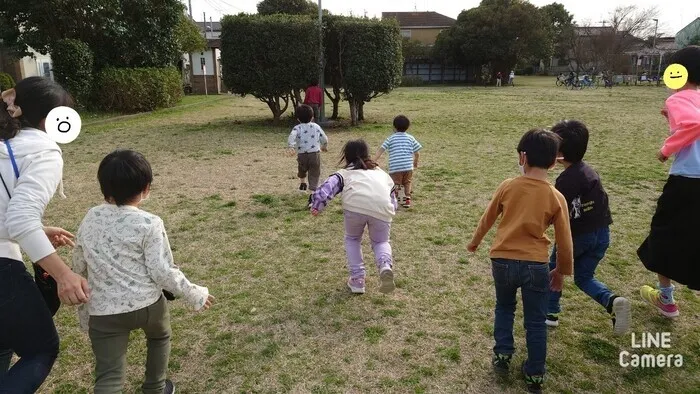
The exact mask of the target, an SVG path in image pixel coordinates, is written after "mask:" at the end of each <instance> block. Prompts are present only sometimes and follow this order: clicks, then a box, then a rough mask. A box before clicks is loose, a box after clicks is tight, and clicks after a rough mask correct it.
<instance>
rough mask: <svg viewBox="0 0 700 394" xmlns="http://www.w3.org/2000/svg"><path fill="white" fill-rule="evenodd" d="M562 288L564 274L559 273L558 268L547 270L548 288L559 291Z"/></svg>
mask: <svg viewBox="0 0 700 394" xmlns="http://www.w3.org/2000/svg"><path fill="white" fill-rule="evenodd" d="M562 288H564V275H562V274H560V273H559V269H558V268H555V269H553V270H551V271H549V289H550V290H552V291H556V292H560V291H561V290H562Z"/></svg>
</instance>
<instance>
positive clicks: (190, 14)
mask: <svg viewBox="0 0 700 394" xmlns="http://www.w3.org/2000/svg"><path fill="white" fill-rule="evenodd" d="M189 1H190V19H192V20H194V19H193V18H192V0H189Z"/></svg>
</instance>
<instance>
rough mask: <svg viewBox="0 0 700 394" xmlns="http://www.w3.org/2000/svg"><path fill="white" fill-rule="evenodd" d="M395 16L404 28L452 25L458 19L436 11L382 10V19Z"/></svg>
mask: <svg viewBox="0 0 700 394" xmlns="http://www.w3.org/2000/svg"><path fill="white" fill-rule="evenodd" d="M388 18H395V19H396V20H398V21H399V26H401V27H403V28H409V27H412V28H429V27H450V26H452V25H454V24H455V22H457V21H456V20H454V19H452V18H450V17H449V16H445V15H442V14H438V13H437V12H434V11H425V12H382V19H388Z"/></svg>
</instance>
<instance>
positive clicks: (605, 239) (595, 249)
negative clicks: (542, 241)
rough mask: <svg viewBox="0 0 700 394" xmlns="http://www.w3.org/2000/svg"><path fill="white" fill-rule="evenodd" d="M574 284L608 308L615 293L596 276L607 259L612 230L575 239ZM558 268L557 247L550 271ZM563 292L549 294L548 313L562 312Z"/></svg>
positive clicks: (605, 228) (603, 229)
mask: <svg viewBox="0 0 700 394" xmlns="http://www.w3.org/2000/svg"><path fill="white" fill-rule="evenodd" d="M573 241H574V283H575V284H576V286H578V288H579V289H581V290H583V292H584V293H586V294H588V296H589V297H591V298H593V299H594V300H596V301H597V302H598V303H599V304H600V305H602V306H603V307H606V308H607V306H608V303H609V302H610V298H611V297H612V296H613V292H612V291H610V289H608V288H607V286H605V285H604V284H603V283H601V282H599V281H598V280H597V279H596V278H595V277H594V276H595V270H596V268H598V264H599V263H600V261H601V260H602V259H603V257H605V251H607V250H608V246H610V229H609V228H608V227H603V228H600V229H598V230H596V231H593V232H590V233H586V234H580V235H577V236H575V237H574V239H573ZM556 266H557V247H556V246H555V247H554V251H553V252H552V257H551V258H550V260H549V269H554V268H556ZM560 299H561V292H560V291H558V292H554V291H552V292H550V293H549V309H548V311H547V313H552V314H555V313H559V312H561V305H560V303H559V300H560Z"/></svg>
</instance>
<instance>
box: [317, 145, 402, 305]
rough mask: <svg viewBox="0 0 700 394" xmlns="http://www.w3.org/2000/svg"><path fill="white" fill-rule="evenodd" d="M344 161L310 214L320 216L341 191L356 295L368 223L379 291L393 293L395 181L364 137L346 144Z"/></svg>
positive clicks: (362, 284)
mask: <svg viewBox="0 0 700 394" xmlns="http://www.w3.org/2000/svg"><path fill="white" fill-rule="evenodd" d="M342 162H345V168H344V169H342V170H339V171H338V172H336V173H335V174H333V175H331V176H330V177H329V178H328V179H327V180H326V181H325V182H324V183H323V184H322V185H321V186H320V187H319V188H318V189H317V190H316V191H315V192H314V194H313V195H312V199H311V214H312V215H314V216H317V215H318V214H319V212H321V211H322V210H323V209H324V208H325V207H326V206H327V205H328V203H329V202H330V201H331V199H333V197H335V196H336V195H337V194H339V193H342V197H341V198H342V202H343V212H344V217H345V252H346V253H347V255H348V270H349V271H350V278H349V279H348V287H349V288H350V291H351V292H353V293H356V294H363V293H364V292H365V264H364V260H363V258H362V244H361V243H362V234H363V233H364V231H365V226H367V228H368V229H369V238H370V240H371V241H372V250H373V251H374V259H375V262H376V264H377V269H378V270H379V281H380V284H379V291H380V292H382V293H391V292H392V291H394V287H395V286H394V272H393V271H392V266H393V260H392V257H391V245H390V244H389V232H390V230H391V220H392V219H393V216H394V214H395V212H396V208H397V207H398V203H397V201H396V197H395V195H394V181H393V180H392V179H391V177H390V176H389V175H388V174H387V173H386V172H384V171H382V170H381V169H380V168H379V166H378V165H377V163H376V162H374V161H373V160H372V159H370V157H369V146H368V145H367V143H366V142H365V141H363V140H356V141H350V142H348V143H347V144H345V147H344V148H343V157H342V158H341V163H342Z"/></svg>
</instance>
